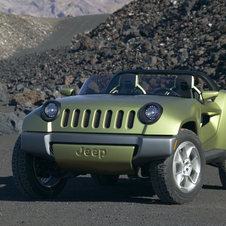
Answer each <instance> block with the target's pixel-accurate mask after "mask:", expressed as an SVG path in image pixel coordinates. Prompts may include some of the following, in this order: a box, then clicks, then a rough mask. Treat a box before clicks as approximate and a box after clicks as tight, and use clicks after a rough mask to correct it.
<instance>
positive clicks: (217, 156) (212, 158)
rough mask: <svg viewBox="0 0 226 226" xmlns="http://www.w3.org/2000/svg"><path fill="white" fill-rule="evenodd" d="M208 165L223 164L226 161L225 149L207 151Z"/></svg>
mask: <svg viewBox="0 0 226 226" xmlns="http://www.w3.org/2000/svg"><path fill="white" fill-rule="evenodd" d="M205 157H206V163H218V162H223V161H224V160H225V159H226V150H224V149H211V150H208V151H205Z"/></svg>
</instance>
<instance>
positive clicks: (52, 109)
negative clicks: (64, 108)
mask: <svg viewBox="0 0 226 226" xmlns="http://www.w3.org/2000/svg"><path fill="white" fill-rule="evenodd" d="M57 113H58V107H57V105H56V104H55V103H49V104H48V105H47V106H46V107H45V114H46V116H47V117H49V118H55V117H56V115H57Z"/></svg>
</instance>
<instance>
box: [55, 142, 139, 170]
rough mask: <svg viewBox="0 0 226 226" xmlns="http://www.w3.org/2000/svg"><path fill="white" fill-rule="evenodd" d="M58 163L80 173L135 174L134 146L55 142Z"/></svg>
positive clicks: (64, 167)
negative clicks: (133, 161) (133, 162)
mask: <svg viewBox="0 0 226 226" xmlns="http://www.w3.org/2000/svg"><path fill="white" fill-rule="evenodd" d="M53 151H54V156H55V159H56V162H57V164H58V165H59V166H60V167H61V168H62V169H65V170H69V171H73V172H79V173H87V172H90V173H97V174H98V173H100V174H101V173H103V172H104V173H105V174H112V173H114V174H133V173H135V171H134V170H133V167H132V164H131V162H132V157H133V153H134V147H133V146H108V145H98V146H96V145H86V144H84V145H83V144H80V145H71V144H54V145H53Z"/></svg>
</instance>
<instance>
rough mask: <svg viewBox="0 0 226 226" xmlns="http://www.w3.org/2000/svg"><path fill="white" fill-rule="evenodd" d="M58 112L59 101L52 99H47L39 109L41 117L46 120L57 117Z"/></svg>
mask: <svg viewBox="0 0 226 226" xmlns="http://www.w3.org/2000/svg"><path fill="white" fill-rule="evenodd" d="M59 113H60V103H59V102H57V101H54V100H51V101H47V102H46V103H45V104H44V105H43V106H42V109H41V118H42V119H43V120H45V121H47V122H49V121H52V120H54V119H56V118H57V116H58V115H59Z"/></svg>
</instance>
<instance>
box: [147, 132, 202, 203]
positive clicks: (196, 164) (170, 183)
mask: <svg viewBox="0 0 226 226" xmlns="http://www.w3.org/2000/svg"><path fill="white" fill-rule="evenodd" d="M176 142H177V143H176V144H175V151H174V153H173V154H172V155H171V156H170V157H168V158H167V159H165V160H164V161H158V162H154V163H153V164H151V180H152V185H153V188H154V190H155V192H156V194H157V195H158V197H159V198H160V200H161V201H163V202H164V203H169V204H173V203H175V204H182V203H188V202H191V201H192V200H193V199H194V198H195V197H196V196H197V195H198V192H199V190H200V189H201V187H202V183H203V178H204V173H205V157H204V151H203V148H202V144H201V142H200V140H199V138H198V137H197V136H196V134H195V133H193V132H192V131H190V130H187V129H182V130H181V132H180V133H179V135H178V136H177V141H176Z"/></svg>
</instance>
